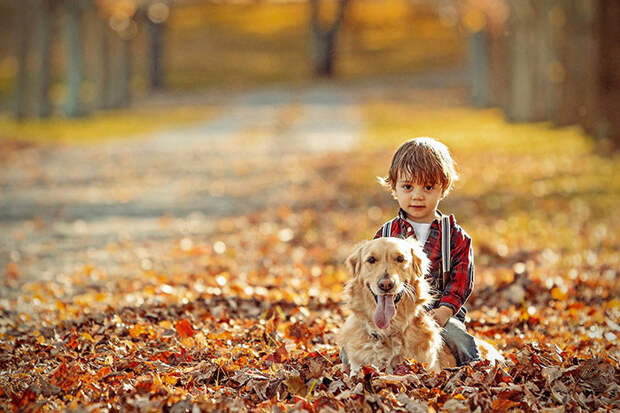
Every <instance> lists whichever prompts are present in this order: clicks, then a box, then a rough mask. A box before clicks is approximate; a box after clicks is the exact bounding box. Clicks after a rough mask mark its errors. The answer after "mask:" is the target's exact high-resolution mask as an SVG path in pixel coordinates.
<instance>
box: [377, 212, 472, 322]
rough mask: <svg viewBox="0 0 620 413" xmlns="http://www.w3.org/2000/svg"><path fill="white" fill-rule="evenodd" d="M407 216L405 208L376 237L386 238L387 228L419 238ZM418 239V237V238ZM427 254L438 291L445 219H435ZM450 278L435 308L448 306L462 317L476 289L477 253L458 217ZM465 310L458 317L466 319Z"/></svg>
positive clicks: (453, 232)
mask: <svg viewBox="0 0 620 413" xmlns="http://www.w3.org/2000/svg"><path fill="white" fill-rule="evenodd" d="M406 216H407V213H406V212H405V211H403V210H402V209H401V210H400V211H399V212H398V216H397V217H395V218H393V219H391V220H390V221H388V222H386V223H385V224H383V225H382V226H381V228H379V231H377V233H376V234H375V238H380V237H383V236H386V235H384V233H383V229H384V227H386V225H387V227H386V229H387V231H388V235H387V236H389V237H397V238H408V237H414V238H415V237H416V234H415V229H414V228H413V226H412V225H411V224H410V223H409V222H408V221H407V220H406V219H405V218H406ZM416 239H417V238H416ZM424 252H425V253H426V255H427V256H428V258H429V259H430V261H431V269H430V281H431V284H432V285H433V286H434V287H435V288H438V286H439V280H440V277H441V220H440V219H435V220H434V221H433V223H432V224H431V227H430V230H429V233H428V238H427V239H426V243H425V244H424ZM450 263H451V265H450V268H451V269H450V275H449V278H448V281H447V283H446V285H445V288H444V290H443V291H442V295H441V299H440V300H439V301H438V302H437V303H436V304H435V306H441V305H445V306H448V307H450V308H451V309H452V311H454V314H455V315H456V314H458V313H459V311H460V310H461V309H462V308H463V304H465V302H466V301H467V299H468V298H469V295H470V294H471V291H472V289H473V288H474V250H473V248H472V245H471V238H470V237H469V235H467V233H466V232H465V231H464V230H463V228H461V227H460V226H458V225H457V224H456V220H455V219H454V215H450ZM465 311H466V310H465V309H464V308H463V311H462V312H461V314H459V317H458V318H461V319H464V318H465Z"/></svg>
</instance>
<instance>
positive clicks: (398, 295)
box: [366, 284, 406, 305]
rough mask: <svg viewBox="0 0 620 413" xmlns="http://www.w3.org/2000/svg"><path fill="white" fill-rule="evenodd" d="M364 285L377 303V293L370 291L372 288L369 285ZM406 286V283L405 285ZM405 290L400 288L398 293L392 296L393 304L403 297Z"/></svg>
mask: <svg viewBox="0 0 620 413" xmlns="http://www.w3.org/2000/svg"><path fill="white" fill-rule="evenodd" d="M366 287H367V288H368V291H370V294H372V297H373V298H374V299H375V303H376V304H378V303H379V298H378V297H377V294H375V293H374V292H373V291H372V288H370V285H368V284H366ZM405 287H406V285H405ZM404 292H405V288H402V289H401V290H400V292H399V293H398V294H396V297H394V305H396V304H398V302H399V301H400V300H401V298H403V293H404Z"/></svg>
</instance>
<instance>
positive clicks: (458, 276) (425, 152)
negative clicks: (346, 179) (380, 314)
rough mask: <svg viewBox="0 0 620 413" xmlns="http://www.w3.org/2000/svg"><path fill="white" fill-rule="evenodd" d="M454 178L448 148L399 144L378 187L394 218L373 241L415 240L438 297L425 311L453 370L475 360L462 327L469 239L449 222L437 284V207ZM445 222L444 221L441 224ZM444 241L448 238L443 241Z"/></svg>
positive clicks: (420, 141) (423, 142)
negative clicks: (387, 195)
mask: <svg viewBox="0 0 620 413" xmlns="http://www.w3.org/2000/svg"><path fill="white" fill-rule="evenodd" d="M457 179H458V175H457V173H456V171H455V168H454V161H453V160H452V157H451V156H450V152H449V151H448V148H447V147H446V146H445V145H444V144H442V143H440V142H438V141H436V140H435V139H432V138H416V139H411V140H409V141H407V142H405V143H403V144H402V145H401V146H400V147H399V148H398V150H397V151H396V153H395V154H394V157H393V158H392V165H391V167H390V170H389V174H388V176H387V177H386V178H383V179H380V180H381V182H382V184H383V185H384V186H385V187H386V188H387V189H388V190H389V191H390V192H391V193H392V195H393V196H394V198H396V200H397V201H398V205H399V206H400V210H399V212H398V216H397V217H395V218H393V219H392V220H390V221H388V222H386V223H385V224H383V225H382V226H381V228H379V230H378V231H377V233H376V235H375V238H379V237H401V238H408V237H415V238H416V239H417V240H418V241H419V242H420V243H422V245H424V252H425V253H426V254H427V255H428V258H429V259H430V261H431V269H430V281H431V285H432V286H433V287H434V288H435V289H436V290H437V291H438V293H440V297H439V298H438V300H437V301H436V302H435V303H433V308H432V310H431V312H432V314H433V316H434V317H435V319H436V320H437V323H439V325H440V326H442V327H444V328H443V331H442V336H443V338H444V342H445V343H446V345H447V346H448V347H449V348H450V350H451V351H452V353H453V354H454V357H455V358H456V362H457V363H458V365H459V366H460V365H464V364H467V363H468V362H470V361H474V360H479V359H480V354H479V351H478V348H477V347H476V343H475V341H474V338H473V337H472V336H471V335H469V334H468V333H467V330H466V328H465V324H464V321H465V313H466V311H467V310H466V309H465V307H464V306H463V305H464V304H465V302H466V301H467V298H468V297H469V295H470V294H471V291H472V288H473V286H474V253H473V249H472V245H471V238H470V237H469V236H468V235H467V234H466V233H465V231H463V229H462V228H461V227H460V226H458V225H457V224H456V221H455V219H454V215H451V216H450V217H449V223H450V224H449V226H450V237H449V239H450V259H449V261H450V271H449V273H448V277H447V278H446V284H445V285H443V288H441V286H442V284H443V274H442V239H441V238H442V228H441V225H442V216H443V215H442V214H441V212H439V211H438V210H437V206H438V204H439V202H440V201H441V200H442V199H443V198H445V197H446V195H447V194H448V193H449V192H450V190H451V189H452V187H453V185H454V183H455V181H456V180H457ZM444 222H445V221H444ZM446 238H448V237H446Z"/></svg>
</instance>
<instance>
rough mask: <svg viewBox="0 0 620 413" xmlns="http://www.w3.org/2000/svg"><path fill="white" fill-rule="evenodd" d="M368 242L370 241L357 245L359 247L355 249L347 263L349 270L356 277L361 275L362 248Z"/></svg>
mask: <svg viewBox="0 0 620 413" xmlns="http://www.w3.org/2000/svg"><path fill="white" fill-rule="evenodd" d="M366 242H368V241H364V242H361V243H359V244H357V246H356V247H355V248H354V249H353V252H352V253H351V255H349V257H348V258H347V260H346V261H345V262H346V264H347V268H348V269H349V271H350V272H351V274H353V275H354V276H356V277H357V276H358V275H359V273H360V269H361V266H362V247H363V246H364V244H366Z"/></svg>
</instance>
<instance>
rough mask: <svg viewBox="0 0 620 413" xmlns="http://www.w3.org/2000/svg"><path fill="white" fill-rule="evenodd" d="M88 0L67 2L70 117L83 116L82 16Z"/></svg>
mask: <svg viewBox="0 0 620 413" xmlns="http://www.w3.org/2000/svg"><path fill="white" fill-rule="evenodd" d="M86 5H87V0H66V1H65V22H64V26H65V44H66V50H65V53H66V56H67V77H66V82H67V101H66V106H65V112H66V114H67V116H69V117H77V116H83V115H84V113H85V111H84V107H83V106H82V103H81V99H80V93H81V89H82V80H83V73H82V71H83V67H82V44H81V16H82V12H83V7H84V6H86Z"/></svg>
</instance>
